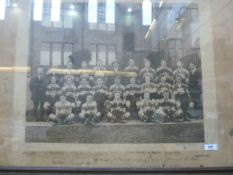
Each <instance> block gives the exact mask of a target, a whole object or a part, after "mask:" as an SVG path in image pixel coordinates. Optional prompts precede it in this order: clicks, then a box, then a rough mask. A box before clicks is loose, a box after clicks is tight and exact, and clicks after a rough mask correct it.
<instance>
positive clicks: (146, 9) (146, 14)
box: [142, 0, 152, 25]
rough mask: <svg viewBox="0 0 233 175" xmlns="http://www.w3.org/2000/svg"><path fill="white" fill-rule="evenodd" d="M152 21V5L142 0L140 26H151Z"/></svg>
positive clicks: (146, 0) (147, 0)
mask: <svg viewBox="0 0 233 175" xmlns="http://www.w3.org/2000/svg"><path fill="white" fill-rule="evenodd" d="M151 21H152V3H151V1H150V0H144V1H143V3H142V25H151Z"/></svg>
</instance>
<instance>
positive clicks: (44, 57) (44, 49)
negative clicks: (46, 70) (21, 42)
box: [40, 43, 50, 66]
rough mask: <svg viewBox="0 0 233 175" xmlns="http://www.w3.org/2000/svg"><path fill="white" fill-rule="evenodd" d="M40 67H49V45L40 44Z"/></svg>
mask: <svg viewBox="0 0 233 175" xmlns="http://www.w3.org/2000/svg"><path fill="white" fill-rule="evenodd" d="M40 65H42V66H49V65H50V44H49V43H42V44H41V51H40Z"/></svg>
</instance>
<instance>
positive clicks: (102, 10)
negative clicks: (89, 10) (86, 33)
mask: <svg viewBox="0 0 233 175" xmlns="http://www.w3.org/2000/svg"><path fill="white" fill-rule="evenodd" d="M89 29H90V30H100V31H115V24H114V23H106V4H105V3H103V2H100V3H98V11H97V23H91V22H90V23H89Z"/></svg>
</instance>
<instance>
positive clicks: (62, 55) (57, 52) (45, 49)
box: [40, 43, 73, 66]
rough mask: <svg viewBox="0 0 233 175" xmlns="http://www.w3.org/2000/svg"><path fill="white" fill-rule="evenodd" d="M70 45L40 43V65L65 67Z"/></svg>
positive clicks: (70, 51)
mask: <svg viewBox="0 0 233 175" xmlns="http://www.w3.org/2000/svg"><path fill="white" fill-rule="evenodd" d="M72 51H73V44H72V43H42V44H41V51H40V65H42V66H62V65H66V64H67V62H68V59H69V56H70V55H71V54H72Z"/></svg>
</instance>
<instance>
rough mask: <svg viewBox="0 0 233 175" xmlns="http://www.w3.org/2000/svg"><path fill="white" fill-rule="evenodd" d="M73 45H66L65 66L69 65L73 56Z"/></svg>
mask: <svg viewBox="0 0 233 175" xmlns="http://www.w3.org/2000/svg"><path fill="white" fill-rule="evenodd" d="M72 51H73V45H72V44H64V65H67V63H68V60H69V56H70V55H71V54H72Z"/></svg>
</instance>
